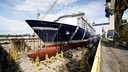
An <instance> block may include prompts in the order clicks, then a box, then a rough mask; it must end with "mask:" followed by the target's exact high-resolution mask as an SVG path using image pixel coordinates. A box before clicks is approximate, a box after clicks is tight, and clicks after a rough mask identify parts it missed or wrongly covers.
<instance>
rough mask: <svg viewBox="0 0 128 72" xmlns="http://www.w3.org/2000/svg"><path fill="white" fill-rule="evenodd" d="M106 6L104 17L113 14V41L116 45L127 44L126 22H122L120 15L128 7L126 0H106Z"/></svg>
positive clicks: (127, 29) (127, 30) (127, 0)
mask: <svg viewBox="0 0 128 72" xmlns="http://www.w3.org/2000/svg"><path fill="white" fill-rule="evenodd" d="M106 4H107V7H106V9H105V12H106V17H108V18H110V15H114V20H113V22H114V25H115V34H114V38H113V40H114V42H115V43H116V44H118V45H122V44H124V45H126V46H127V45H128V23H126V24H124V21H123V20H122V16H123V14H124V11H125V10H126V9H128V0H106Z"/></svg>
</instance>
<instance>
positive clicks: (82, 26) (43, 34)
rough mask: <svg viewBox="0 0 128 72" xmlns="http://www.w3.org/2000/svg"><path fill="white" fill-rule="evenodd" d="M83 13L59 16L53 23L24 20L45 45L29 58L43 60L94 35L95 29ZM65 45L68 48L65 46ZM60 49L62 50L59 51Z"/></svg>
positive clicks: (30, 54)
mask: <svg viewBox="0 0 128 72" xmlns="http://www.w3.org/2000/svg"><path fill="white" fill-rule="evenodd" d="M84 16H85V14H84V13H83V12H79V13H72V14H67V15H63V16H60V17H59V18H58V19H56V20H54V21H53V22H50V21H42V20H26V22H27V23H28V25H29V26H30V27H31V28H32V29H33V30H34V32H35V33H36V34H37V35H38V36H39V38H40V39H41V40H42V41H43V42H44V44H45V43H47V44H52V45H46V47H45V48H42V49H39V50H36V51H33V52H31V53H29V54H28V56H29V57H30V58H36V57H37V56H39V57H40V58H44V57H45V55H46V54H48V55H49V56H52V55H55V53H56V52H57V51H60V50H67V49H69V48H72V47H73V46H75V45H77V44H80V43H83V42H85V41H88V40H89V39H90V38H92V37H93V36H94V35H95V29H94V28H93V27H92V26H91V24H90V23H89V22H88V21H87V19H85V17H84ZM65 44H67V45H68V46H65ZM60 48H62V49H60Z"/></svg>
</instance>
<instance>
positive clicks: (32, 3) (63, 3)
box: [0, 0, 109, 34]
mask: <svg viewBox="0 0 128 72" xmlns="http://www.w3.org/2000/svg"><path fill="white" fill-rule="evenodd" d="M54 1H55V0H0V9H1V10H0V34H24V33H31V34H32V33H33V31H32V29H31V28H30V27H29V26H28V24H27V23H26V22H25V20H27V19H36V14H37V10H38V11H39V13H40V14H41V17H42V16H43V14H44V12H46V11H47V10H48V8H49V7H50V6H51V4H52V3H53V2H54ZM104 4H105V0H58V2H57V4H56V5H55V6H54V7H53V8H52V9H51V11H50V12H49V13H48V15H47V16H46V17H45V18H44V19H43V20H47V21H53V20H55V19H57V18H58V17H59V16H61V15H64V14H69V13H73V12H77V11H81V12H84V13H85V15H86V17H87V20H88V21H89V22H90V23H92V22H95V23H101V22H109V21H108V19H107V18H106V17H105V11H104V8H105V7H104ZM96 30H97V29H96ZM99 30H100V29H99Z"/></svg>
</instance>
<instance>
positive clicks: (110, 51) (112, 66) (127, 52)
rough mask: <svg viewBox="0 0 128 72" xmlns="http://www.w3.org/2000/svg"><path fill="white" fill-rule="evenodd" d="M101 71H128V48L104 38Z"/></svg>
mask: <svg viewBox="0 0 128 72" xmlns="http://www.w3.org/2000/svg"><path fill="white" fill-rule="evenodd" d="M101 47H102V50H101V57H102V58H101V72H128V49H127V48H125V47H121V46H117V45H115V44H114V43H113V42H110V41H108V40H104V39H103V40H102V46H101Z"/></svg>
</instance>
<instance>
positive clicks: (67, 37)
mask: <svg viewBox="0 0 128 72" xmlns="http://www.w3.org/2000/svg"><path fill="white" fill-rule="evenodd" d="M26 22H27V23H28V24H29V26H30V27H32V29H33V30H34V31H35V32H36V34H37V35H38V36H39V37H40V39H42V41H43V42H62V41H72V40H84V39H88V38H89V37H90V36H91V35H90V33H89V32H88V31H87V30H85V29H83V28H81V27H78V26H73V25H68V24H61V23H55V22H48V21H38V20H26Z"/></svg>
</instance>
